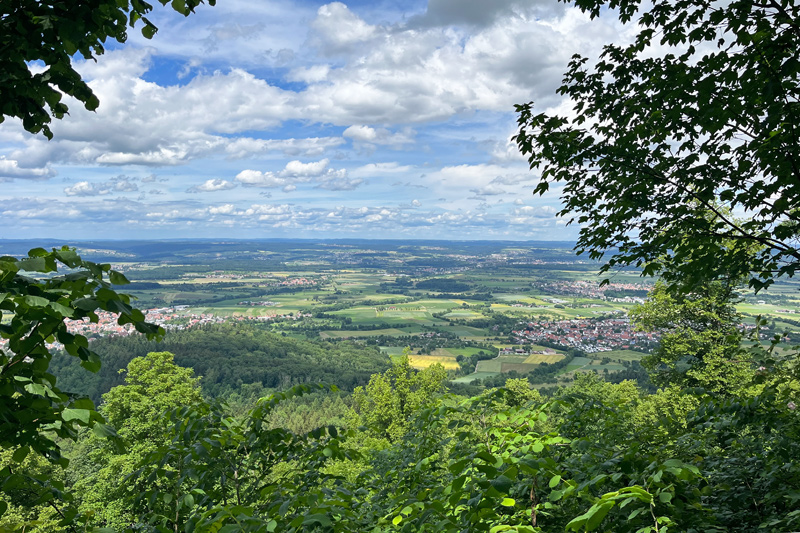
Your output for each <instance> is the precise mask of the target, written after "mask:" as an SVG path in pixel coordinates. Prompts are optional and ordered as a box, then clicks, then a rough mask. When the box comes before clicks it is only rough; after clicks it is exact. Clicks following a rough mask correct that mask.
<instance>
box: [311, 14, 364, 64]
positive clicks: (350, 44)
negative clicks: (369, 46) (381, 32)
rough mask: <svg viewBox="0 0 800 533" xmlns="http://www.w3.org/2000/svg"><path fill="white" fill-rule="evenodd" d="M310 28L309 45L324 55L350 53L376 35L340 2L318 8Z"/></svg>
mask: <svg viewBox="0 0 800 533" xmlns="http://www.w3.org/2000/svg"><path fill="white" fill-rule="evenodd" d="M311 28H312V30H313V34H312V36H311V43H312V44H313V45H314V46H316V47H317V48H318V49H319V50H320V52H321V53H323V54H325V55H333V54H340V53H346V52H352V51H353V50H354V48H355V47H357V46H361V45H363V43H364V42H365V41H369V40H370V39H372V38H373V37H374V36H375V35H376V33H377V29H376V28H375V27H374V26H371V25H369V24H367V23H366V22H364V21H363V20H361V19H360V18H359V17H358V16H357V15H356V14H355V13H353V12H352V11H350V10H349V9H348V8H347V6H346V5H344V4H342V3H341V2H332V3H330V4H327V5H324V6H322V7H320V8H319V9H318V10H317V18H316V19H314V21H313V22H312V23H311Z"/></svg>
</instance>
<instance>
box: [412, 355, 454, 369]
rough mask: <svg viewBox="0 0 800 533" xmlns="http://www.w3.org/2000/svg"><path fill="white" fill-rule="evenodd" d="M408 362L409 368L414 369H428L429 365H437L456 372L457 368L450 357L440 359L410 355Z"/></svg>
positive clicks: (438, 357) (436, 356) (434, 356)
mask: <svg viewBox="0 0 800 533" xmlns="http://www.w3.org/2000/svg"><path fill="white" fill-rule="evenodd" d="M409 361H410V362H411V366H413V367H414V368H420V369H421V368H428V367H429V366H431V365H435V364H436V363H439V364H440V365H442V366H443V367H444V368H445V369H446V370H456V369H457V368H458V363H456V360H455V359H453V358H452V357H442V356H440V355H414V354H411V355H410V356H409Z"/></svg>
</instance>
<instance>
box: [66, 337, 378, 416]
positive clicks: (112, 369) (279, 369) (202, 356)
mask: <svg viewBox="0 0 800 533" xmlns="http://www.w3.org/2000/svg"><path fill="white" fill-rule="evenodd" d="M92 349H93V350H95V351H96V352H97V353H98V354H99V355H100V357H101V358H102V361H103V366H102V367H101V369H100V370H99V371H98V372H97V373H94V374H90V373H87V372H86V371H85V370H83V369H82V368H81V367H80V365H79V364H77V361H75V358H73V357H70V356H69V355H67V354H66V353H63V352H62V353H59V354H56V355H55V356H54V357H53V361H52V363H51V370H52V372H53V373H54V374H55V375H56V376H57V377H58V382H59V384H60V385H61V386H62V387H63V388H64V389H66V390H80V391H84V393H85V394H86V395H87V396H89V397H90V398H91V399H92V400H93V401H95V402H97V403H99V401H100V398H101V395H103V394H105V393H106V392H108V390H109V389H110V388H111V387H113V386H116V385H120V384H122V383H123V380H124V376H123V375H122V374H120V373H119V371H120V370H122V369H124V368H125V367H126V366H127V365H128V363H129V362H130V361H131V360H132V359H133V358H134V357H144V356H145V355H147V354H148V353H149V352H155V351H168V352H170V353H172V354H174V357H175V364H177V365H179V366H182V367H185V368H191V369H193V370H194V372H195V373H196V374H197V375H199V376H203V378H202V384H203V391H204V392H205V394H207V395H208V396H210V397H219V398H221V397H226V396H228V395H229V394H231V393H232V392H236V391H240V390H241V389H242V387H243V386H247V385H256V386H257V387H260V388H259V389H258V390H268V389H273V390H274V389H285V388H288V387H291V386H292V385H296V384H299V383H335V384H336V385H337V386H339V387H340V388H342V389H344V390H349V391H352V390H353V389H354V388H355V387H357V386H359V385H365V384H366V383H367V382H368V381H369V378H370V376H371V375H372V374H375V373H378V372H382V371H384V370H386V369H387V368H388V365H389V358H388V357H387V356H386V355H382V354H381V353H380V351H378V350H377V348H374V347H367V346H364V345H361V344H355V343H351V342H338V343H336V344H333V343H329V342H309V341H304V340H298V339H292V338H288V337H282V336H280V335H277V334H275V333H270V332H268V331H267V330H266V328H265V327H263V326H259V325H257V324H247V323H237V324H213V325H208V326H204V327H201V328H192V329H186V330H178V331H169V332H168V333H167V334H166V335H165V336H164V338H163V340H161V341H160V342H156V341H148V340H147V339H146V338H143V337H141V336H130V337H112V338H104V339H98V340H96V341H94V342H93V344H92Z"/></svg>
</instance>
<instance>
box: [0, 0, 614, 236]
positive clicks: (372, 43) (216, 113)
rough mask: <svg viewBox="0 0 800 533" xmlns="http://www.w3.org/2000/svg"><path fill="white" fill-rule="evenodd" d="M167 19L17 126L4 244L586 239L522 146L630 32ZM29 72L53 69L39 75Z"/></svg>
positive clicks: (542, 6)
mask: <svg viewBox="0 0 800 533" xmlns="http://www.w3.org/2000/svg"><path fill="white" fill-rule="evenodd" d="M154 4H156V6H157V8H156V9H155V11H154V12H153V13H152V16H150V17H149V18H150V19H151V20H152V21H153V22H154V23H155V24H156V25H157V26H158V28H159V31H158V33H157V35H156V36H155V37H154V38H153V39H152V40H147V39H145V38H144V37H142V36H141V34H140V33H138V32H137V31H135V30H131V31H130V32H129V39H128V42H126V43H125V44H124V45H118V46H117V45H115V46H108V49H107V51H106V53H105V54H104V55H102V56H98V58H97V59H98V60H97V62H93V61H88V62H87V61H83V60H80V59H76V64H77V65H78V70H79V72H80V73H81V75H82V76H83V77H84V79H85V80H87V81H88V83H89V85H90V86H91V87H92V90H93V91H94V92H95V94H96V95H97V96H98V98H99V99H100V107H99V108H98V109H97V111H96V112H89V111H86V110H85V109H83V108H82V107H81V106H80V104H78V103H77V102H75V101H74V100H73V101H69V100H67V104H68V105H69V107H70V114H69V116H67V117H65V118H64V119H63V120H61V121H58V120H54V121H53V124H52V126H51V127H52V130H53V133H54V135H55V138H54V140H52V141H48V140H47V139H46V138H44V137H43V136H41V135H40V136H34V135H31V134H29V133H27V132H25V131H24V130H23V128H22V126H21V123H20V122H19V121H17V120H14V119H9V120H6V121H5V122H4V123H3V124H1V125H0V216H1V217H2V219H0V220H2V225H0V227H1V228H2V230H0V239H11V238H59V239H75V240H84V239H130V238H143V239H172V238H331V239H335V238H381V239H411V238H413V239H459V240H462V239H480V240H483V239H497V240H560V241H565V240H574V239H575V238H576V236H577V230H578V228H577V227H575V226H573V225H567V224H566V223H565V222H566V220H565V219H560V218H558V217H557V216H556V213H557V212H558V211H559V209H560V203H559V188H558V187H551V191H550V192H548V193H547V194H546V195H544V196H541V197H540V196H538V195H537V196H534V195H533V193H532V192H533V189H534V187H535V185H536V182H537V174H536V172H535V171H532V170H530V169H529V168H528V165H527V162H526V161H525V159H524V158H523V157H522V156H521V155H520V154H519V153H518V151H517V149H516V146H515V145H514V143H513V142H512V141H511V137H512V136H513V135H514V133H515V132H516V115H515V113H514V104H519V103H524V102H529V101H534V102H535V104H536V107H535V110H540V111H550V112H554V111H561V112H568V111H569V109H570V106H569V102H566V101H563V99H562V98H561V97H560V96H558V95H557V93H556V89H557V88H558V86H559V85H560V81H561V77H562V75H563V73H564V72H565V71H566V68H567V63H568V61H569V59H570V57H571V56H572V55H573V54H575V53H580V54H582V55H585V56H589V57H596V56H597V55H598V54H599V53H600V51H601V48H602V46H603V44H605V43H609V42H617V43H619V42H623V41H625V40H628V39H629V37H630V35H629V34H630V28H626V27H623V26H621V25H620V24H619V23H618V22H617V20H616V18H615V17H614V16H613V14H606V15H604V16H601V17H599V18H598V19H595V20H589V18H588V16H586V15H584V14H582V13H580V12H579V11H578V10H576V9H574V8H573V7H571V6H567V5H565V4H563V3H559V2H557V1H556V0H528V1H520V0H491V1H490V0H428V1H424V0H422V1H416V0H386V1H372V0H370V1H367V0H359V1H353V2H346V3H341V2H332V3H323V2H313V1H299V0H280V1H276V0H259V1H253V0H218V1H217V5H216V6H214V7H210V6H207V5H202V6H200V7H199V8H198V9H197V11H196V13H195V14H193V15H191V16H189V17H188V18H184V17H182V16H181V15H179V14H177V13H175V12H173V11H172V10H170V9H166V8H162V7H161V6H160V5H159V4H158V3H157V2H154ZM31 68H36V67H35V66H32V67H31Z"/></svg>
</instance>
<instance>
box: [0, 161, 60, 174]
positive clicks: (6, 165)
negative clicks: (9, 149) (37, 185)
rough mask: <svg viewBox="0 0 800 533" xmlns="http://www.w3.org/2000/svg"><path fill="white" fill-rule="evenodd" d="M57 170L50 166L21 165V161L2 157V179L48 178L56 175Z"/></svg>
mask: <svg viewBox="0 0 800 533" xmlns="http://www.w3.org/2000/svg"><path fill="white" fill-rule="evenodd" d="M55 174H56V173H55V171H54V170H53V169H52V168H50V167H49V166H46V167H43V168H25V167H20V166H19V162H18V161H15V160H13V159H6V158H5V157H0V179H3V178H6V179H9V178H10V179H29V180H46V179H49V178H52V177H53V176H55Z"/></svg>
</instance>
